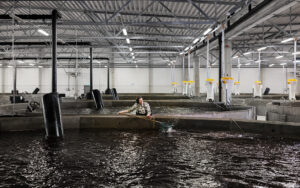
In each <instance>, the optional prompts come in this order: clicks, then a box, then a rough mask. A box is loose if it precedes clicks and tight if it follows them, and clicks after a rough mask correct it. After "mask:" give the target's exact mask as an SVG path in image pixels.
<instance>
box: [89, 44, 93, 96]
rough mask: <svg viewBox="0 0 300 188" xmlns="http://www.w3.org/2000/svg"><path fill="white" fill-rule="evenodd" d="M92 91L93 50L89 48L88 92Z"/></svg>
mask: <svg viewBox="0 0 300 188" xmlns="http://www.w3.org/2000/svg"><path fill="white" fill-rule="evenodd" d="M92 91H93V48H92V47H91V48H90V92H91V93H92Z"/></svg>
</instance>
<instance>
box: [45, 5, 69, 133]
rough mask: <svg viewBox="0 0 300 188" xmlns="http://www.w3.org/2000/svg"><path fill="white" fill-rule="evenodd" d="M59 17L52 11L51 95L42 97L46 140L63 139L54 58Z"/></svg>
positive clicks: (55, 11) (55, 60)
mask: <svg viewBox="0 0 300 188" xmlns="http://www.w3.org/2000/svg"><path fill="white" fill-rule="evenodd" d="M58 17H60V15H59V14H58V12H57V10H53V11H52V93H48V94H46V95H44V96H43V115H44V122H45V130H46V138H47V139H59V138H63V135H64V131H63V124H62V118H61V110H60V102H59V96H58V93H57V65H56V62H57V57H56V47H57V38H56V24H57V19H58Z"/></svg>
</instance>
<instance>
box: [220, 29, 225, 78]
mask: <svg viewBox="0 0 300 188" xmlns="http://www.w3.org/2000/svg"><path fill="white" fill-rule="evenodd" d="M224 28H225V26H224V24H222V50H221V51H222V77H224V75H225V32H224Z"/></svg>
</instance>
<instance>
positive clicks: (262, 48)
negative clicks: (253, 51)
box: [257, 47, 267, 51]
mask: <svg viewBox="0 0 300 188" xmlns="http://www.w3.org/2000/svg"><path fill="white" fill-rule="evenodd" d="M265 49H267V47H261V48H258V49H257V51H262V50H265Z"/></svg>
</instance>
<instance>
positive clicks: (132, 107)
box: [118, 103, 137, 114]
mask: <svg viewBox="0 0 300 188" xmlns="http://www.w3.org/2000/svg"><path fill="white" fill-rule="evenodd" d="M136 107H137V105H136V103H135V104H134V105H132V106H131V107H130V108H129V109H127V110H122V111H120V112H118V114H122V113H129V112H132V111H134V110H135V109H136Z"/></svg>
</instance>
